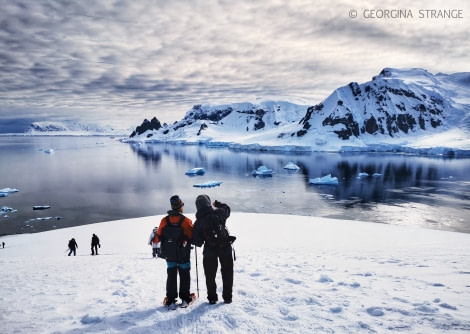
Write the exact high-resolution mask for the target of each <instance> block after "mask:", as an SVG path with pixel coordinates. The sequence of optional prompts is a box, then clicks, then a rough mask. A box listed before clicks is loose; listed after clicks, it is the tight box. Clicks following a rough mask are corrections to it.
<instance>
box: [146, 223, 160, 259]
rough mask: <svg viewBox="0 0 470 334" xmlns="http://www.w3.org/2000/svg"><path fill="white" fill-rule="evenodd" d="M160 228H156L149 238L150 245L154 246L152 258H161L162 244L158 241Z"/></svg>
mask: <svg viewBox="0 0 470 334" xmlns="http://www.w3.org/2000/svg"><path fill="white" fill-rule="evenodd" d="M157 232H158V227H154V229H153V230H152V233H150V237H149V245H150V246H152V256H153V257H157V256H158V257H160V242H159V241H158V235H157Z"/></svg>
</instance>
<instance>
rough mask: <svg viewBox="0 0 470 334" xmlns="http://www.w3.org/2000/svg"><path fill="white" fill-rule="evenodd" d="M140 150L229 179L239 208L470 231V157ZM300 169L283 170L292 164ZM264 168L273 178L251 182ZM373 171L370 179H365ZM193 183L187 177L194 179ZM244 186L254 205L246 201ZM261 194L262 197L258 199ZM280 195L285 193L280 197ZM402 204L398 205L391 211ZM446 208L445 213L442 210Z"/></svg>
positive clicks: (144, 156)
mask: <svg viewBox="0 0 470 334" xmlns="http://www.w3.org/2000/svg"><path fill="white" fill-rule="evenodd" d="M144 146H146V148H142V147H139V148H138V149H135V151H136V152H137V153H138V155H139V156H140V157H141V158H142V159H158V160H161V159H162V156H166V157H168V158H170V159H173V160H175V161H178V162H180V163H183V164H184V165H185V166H187V168H188V169H189V168H193V167H204V168H205V169H206V172H207V173H206V174H208V175H206V176H207V177H213V176H218V177H219V178H220V180H221V181H224V185H223V188H224V196H225V197H228V200H231V201H234V202H236V203H237V204H239V208H241V211H250V212H253V211H255V212H272V213H293V214H303V215H314V216H324V217H341V218H346V219H353V220H368V221H375V222H381V223H390V224H405V225H421V226H427V227H432V228H436V226H435V225H436V217H439V218H438V220H439V222H440V223H439V225H440V228H444V229H451V230H458V231H466V232H469V230H470V228H469V224H470V223H469V221H468V218H466V216H467V215H468V210H469V207H468V205H467V204H466V203H467V201H468V200H469V199H470V191H469V187H468V184H469V176H468V175H467V174H466V170H465V168H466V166H468V163H469V162H470V160H469V159H448V158H447V159H444V158H429V157H418V156H411V155H398V154H397V155H393V154H388V155H387V154H364V153H361V154H339V153H311V154H301V155H296V154H295V155H294V154H274V153H269V152H245V151H231V150H228V149H225V148H217V149H214V148H205V147H202V146H184V145H181V146H178V145H164V144H148V145H144ZM290 160H292V161H294V163H295V164H296V165H297V166H299V167H300V170H299V171H297V172H292V171H287V170H284V169H283V167H284V166H285V165H286V164H287V163H288V162H289V161H290ZM261 165H266V166H267V167H268V168H270V169H273V170H274V171H275V172H276V174H274V177H273V178H272V180H263V179H259V178H258V179H253V177H250V175H251V171H253V170H254V169H257V168H258V167H259V166H261ZM360 173H367V176H362V177H361V176H359V174H360ZM327 174H332V176H336V177H337V178H338V180H339V184H338V185H337V186H330V185H320V186H316V185H311V184H309V182H308V181H309V179H311V178H316V177H321V176H325V175H327ZM188 182H189V181H188ZM243 190H245V192H247V193H249V194H250V196H251V198H249V199H248V198H247V197H245V196H242V197H243V198H246V200H248V201H250V203H251V204H250V203H241V201H240V197H241V196H240V195H241V193H242V192H243ZM259 194H262V197H258V195H259ZM267 194H269V195H268V196H266V195H267ZM280 194H282V195H280ZM392 208H398V210H392ZM442 212H445V214H442Z"/></svg>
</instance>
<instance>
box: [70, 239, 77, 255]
mask: <svg viewBox="0 0 470 334" xmlns="http://www.w3.org/2000/svg"><path fill="white" fill-rule="evenodd" d="M68 246H69V249H70V252H69V256H70V255H71V254H72V253H73V256H76V255H77V248H78V245H77V242H76V241H75V238H72V239H70V240H69V245H68Z"/></svg>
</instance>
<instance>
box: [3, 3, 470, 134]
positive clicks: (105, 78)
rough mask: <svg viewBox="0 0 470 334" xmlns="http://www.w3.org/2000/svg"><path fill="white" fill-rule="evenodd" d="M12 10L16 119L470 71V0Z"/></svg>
mask: <svg viewBox="0 0 470 334" xmlns="http://www.w3.org/2000/svg"><path fill="white" fill-rule="evenodd" d="M410 3H411V4H410ZM0 8H1V11H0V123H1V125H3V126H5V125H6V124H9V125H10V126H11V127H12V126H13V125H15V124H19V123H18V122H19V120H22V121H21V122H23V123H24V122H30V121H31V120H34V121H43V120H60V119H72V118H80V119H84V120H87V121H102V120H110V119H112V120H114V121H115V122H118V123H119V124H122V125H124V126H126V127H127V126H136V125H138V124H140V123H141V122H142V120H143V119H144V118H149V119H150V118H152V117H153V116H156V117H157V118H158V119H160V120H161V121H163V122H173V121H177V120H180V119H181V118H182V117H183V116H184V114H185V113H186V112H187V111H188V110H189V109H190V108H191V107H192V106H193V105H194V104H199V103H206V102H210V103H230V102H243V101H254V100H255V99H256V98H260V97H262V98H266V97H273V96H281V97H284V98H291V99H292V98H296V99H297V98H299V99H304V100H305V101H306V102H308V103H312V104H316V103H318V102H320V101H322V100H323V99H325V98H326V97H327V96H328V95H329V94H330V93H331V92H332V91H333V90H334V89H335V88H337V87H340V86H343V85H346V84H348V83H349V82H351V81H356V82H359V83H362V82H365V81H368V80H370V79H371V78H372V76H374V75H376V74H378V73H379V72H380V71H381V70H382V68H384V67H399V68H403V67H420V68H425V69H427V70H428V71H430V72H431V73H437V72H444V73H455V72H468V71H470V67H469V54H470V35H469V31H470V2H468V1H453V0H446V1H412V2H410V1H408V0H406V1H401V0H400V1H381V4H380V5H377V2H376V1H358V0H344V1H320V0H310V1H309V0H297V1H295V0H291V1H287V0H286V1H280V0H279V1H278V0H263V1H245V0H237V1H228V0H219V1H216V0H214V1H211V0H207V1H203V0H201V1H189V0H188V1H167V0H138V1H131V0H121V1H118V0H106V1H104V0H80V1H78V0H76V1H72V0H67V1H66V0H47V1H46V0H23V1H16V0H0ZM396 10H401V12H397V11H396ZM433 10H435V11H438V10H441V11H442V10H446V11H447V13H448V14H449V13H450V14H451V16H452V17H451V18H440V17H433V13H434V14H439V12H432V11H433ZM387 11H388V13H389V14H388V16H389V17H385V16H387ZM405 14H406V15H405ZM440 14H443V12H440ZM23 123H22V124H23Z"/></svg>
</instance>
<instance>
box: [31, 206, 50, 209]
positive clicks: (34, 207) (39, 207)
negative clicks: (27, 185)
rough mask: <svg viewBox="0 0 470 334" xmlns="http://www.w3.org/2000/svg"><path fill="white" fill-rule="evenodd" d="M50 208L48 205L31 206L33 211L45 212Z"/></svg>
mask: <svg viewBox="0 0 470 334" xmlns="http://www.w3.org/2000/svg"><path fill="white" fill-rule="evenodd" d="M50 208H51V206H50V205H35V206H33V210H46V209H50Z"/></svg>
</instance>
